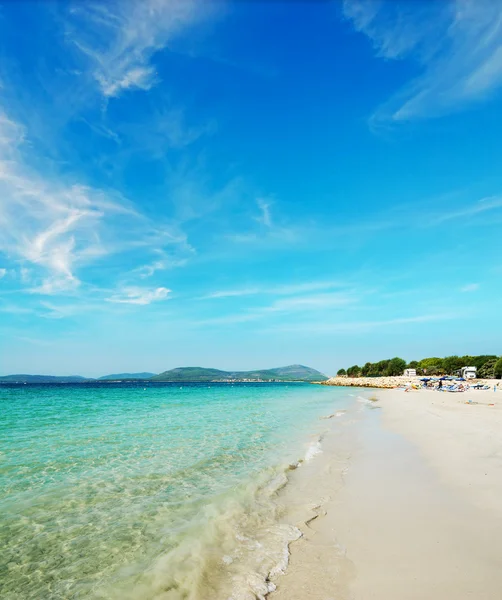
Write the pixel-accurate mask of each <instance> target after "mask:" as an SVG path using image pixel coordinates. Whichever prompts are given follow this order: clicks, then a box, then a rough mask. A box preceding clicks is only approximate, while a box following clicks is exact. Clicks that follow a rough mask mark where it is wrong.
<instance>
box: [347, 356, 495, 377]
mask: <svg viewBox="0 0 502 600" xmlns="http://www.w3.org/2000/svg"><path fill="white" fill-rule="evenodd" d="M462 367H476V369H477V376H478V377H479V378H480V379H491V378H496V379H501V378H502V357H498V356H495V355H494V354H482V355H480V356H446V357H444V358H438V357H436V356H434V357H430V358H422V360H418V361H417V360H412V361H411V362H406V361H405V360H404V359H402V358H399V357H398V356H396V357H395V358H388V359H386V360H381V361H379V362H376V363H371V362H367V363H366V364H365V365H364V366H362V367H360V366H359V365H353V366H352V367H349V368H348V369H339V370H338V373H337V375H339V376H341V375H347V376H348V377H393V376H396V375H402V374H403V373H404V370H405V369H416V371H417V375H455V374H456V372H458V371H459V370H460V369H461V368H462Z"/></svg>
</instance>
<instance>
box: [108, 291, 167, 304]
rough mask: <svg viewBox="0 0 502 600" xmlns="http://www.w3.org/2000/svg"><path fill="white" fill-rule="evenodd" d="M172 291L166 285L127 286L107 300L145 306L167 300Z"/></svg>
mask: <svg viewBox="0 0 502 600" xmlns="http://www.w3.org/2000/svg"><path fill="white" fill-rule="evenodd" d="M170 292H171V290H168V289H167V288H165V287H158V288H140V287H126V288H124V289H122V290H121V291H120V292H119V293H117V294H114V295H113V296H111V297H110V298H106V300H107V302H114V303H116V304H137V305H140V306H145V305H147V304H151V303H152V302H158V301H161V300H165V299H166V298H167V297H168V295H169V294H170Z"/></svg>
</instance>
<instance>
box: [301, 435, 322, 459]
mask: <svg viewBox="0 0 502 600" xmlns="http://www.w3.org/2000/svg"><path fill="white" fill-rule="evenodd" d="M321 452H322V449H321V440H320V439H318V440H316V441H315V442H314V443H312V444H311V445H310V446H309V448H308V449H307V452H306V453H305V460H306V461H309V460H312V459H313V458H314V456H317V455H318V454H320V453H321Z"/></svg>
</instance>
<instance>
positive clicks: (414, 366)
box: [407, 360, 418, 369]
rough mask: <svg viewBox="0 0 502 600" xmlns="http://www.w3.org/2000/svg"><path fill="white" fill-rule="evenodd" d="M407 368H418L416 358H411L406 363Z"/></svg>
mask: <svg viewBox="0 0 502 600" xmlns="http://www.w3.org/2000/svg"><path fill="white" fill-rule="evenodd" d="M407 368H408V369H417V368H418V361H417V360H412V361H410V362H409V363H408V367H407Z"/></svg>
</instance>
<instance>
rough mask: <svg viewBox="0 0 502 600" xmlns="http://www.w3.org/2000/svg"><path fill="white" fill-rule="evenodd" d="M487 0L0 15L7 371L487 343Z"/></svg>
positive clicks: (496, 232)
mask: <svg viewBox="0 0 502 600" xmlns="http://www.w3.org/2000/svg"><path fill="white" fill-rule="evenodd" d="M501 86H502V7H501V6H500V5H498V3H496V2H488V1H487V2H483V1H480V0H476V1H474V0H451V1H450V2H447V1H445V2H420V1H418V0H412V1H410V2H398V1H394V0H393V1H392V2H390V1H389V2H386V1H370V2H367V1H363V0H346V1H345V2H341V1H340V2H323V1H319V2H308V3H307V2H305V3H304V2H300V1H297V2H288V3H286V2H260V1H258V0H253V1H249V2H246V1H235V2H224V1H218V2H216V1H215V2H205V1H199V0H179V1H177V0H171V1H169V0H144V1H143V2H141V3H139V2H132V3H128V2H126V1H124V0H121V1H119V2H116V3H114V2H106V3H93V2H86V3H82V2H75V3H71V2H54V3H52V2H39V3H28V2H6V3H3V4H1V5H0V330H1V338H0V372H1V374H7V373H16V372H17V373H21V372H24V373H26V372H27V373H47V374H73V373H78V374H83V375H88V376H94V375H101V374H104V373H109V372H120V371H143V370H148V371H154V372H159V371H162V370H165V369H169V368H173V367H176V366H187V365H199V366H208V367H209V366H211V367H219V368H228V369H240V368H242V369H244V368H259V367H261V368H264V367H272V366H278V365H285V364H290V363H303V364H307V365H310V366H313V367H316V368H319V369H320V370H322V371H324V372H326V373H328V374H332V373H334V372H335V371H336V370H337V369H338V368H339V367H341V366H349V365H350V364H353V363H357V362H358V363H364V362H365V361H367V360H377V359H381V358H385V357H388V356H394V355H400V356H403V357H404V358H406V359H410V360H411V359H413V358H420V357H422V356H430V355H447V354H453V353H458V354H465V353H472V354H480V353H495V354H500V353H501V352H502V350H501V339H502V318H501V317H500V310H501V301H500V298H501V297H502V283H501V281H502V256H501V251H502V171H501V169H500V163H501V159H502V153H501V149H502V120H501V119H500V114H501V108H502V94H501V89H500V88H501Z"/></svg>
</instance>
